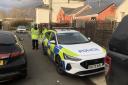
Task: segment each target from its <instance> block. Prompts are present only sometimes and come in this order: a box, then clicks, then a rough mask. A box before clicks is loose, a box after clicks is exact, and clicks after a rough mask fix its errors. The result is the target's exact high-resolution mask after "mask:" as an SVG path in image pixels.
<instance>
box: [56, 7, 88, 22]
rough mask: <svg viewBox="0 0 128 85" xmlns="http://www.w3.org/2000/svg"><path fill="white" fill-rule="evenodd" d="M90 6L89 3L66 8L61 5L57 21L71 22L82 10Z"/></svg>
mask: <svg viewBox="0 0 128 85" xmlns="http://www.w3.org/2000/svg"><path fill="white" fill-rule="evenodd" d="M89 8H90V6H89V5H83V6H80V7H77V8H67V7H61V9H60V11H59V13H58V15H57V22H58V23H72V21H73V20H74V19H75V17H76V16H78V15H79V14H81V13H82V12H83V11H86V10H88V9H89Z"/></svg>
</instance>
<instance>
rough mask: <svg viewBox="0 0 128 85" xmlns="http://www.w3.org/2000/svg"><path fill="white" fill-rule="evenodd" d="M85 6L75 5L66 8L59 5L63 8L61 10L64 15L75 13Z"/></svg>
mask: <svg viewBox="0 0 128 85" xmlns="http://www.w3.org/2000/svg"><path fill="white" fill-rule="evenodd" d="M85 6H86V5H84V6H80V7H77V8H67V7H61V8H62V9H63V11H64V13H65V14H66V15H71V14H76V13H78V12H79V11H81V10H82V9H83V8H84V7H85Z"/></svg>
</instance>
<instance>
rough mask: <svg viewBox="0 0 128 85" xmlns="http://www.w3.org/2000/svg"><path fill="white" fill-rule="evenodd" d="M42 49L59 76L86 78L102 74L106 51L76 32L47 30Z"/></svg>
mask: <svg viewBox="0 0 128 85" xmlns="http://www.w3.org/2000/svg"><path fill="white" fill-rule="evenodd" d="M42 48H43V53H44V54H45V55H48V56H49V57H50V59H51V60H52V61H53V62H54V63H55V65H56V68H57V72H58V73H60V74H64V73H68V74H72V75H77V76H87V75H93V74H97V73H101V72H104V66H105V65H104V58H105V56H106V50H105V49H104V48H102V47H101V46H99V45H98V44H96V43H94V42H92V41H91V40H90V39H88V38H87V37H85V36H84V35H83V34H81V33H80V32H78V31H75V30H68V29H55V30H47V31H46V32H45V33H44V39H43V42H42Z"/></svg>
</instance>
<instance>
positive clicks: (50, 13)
mask: <svg viewBox="0 0 128 85" xmlns="http://www.w3.org/2000/svg"><path fill="white" fill-rule="evenodd" d="M49 28H50V29H52V0H49Z"/></svg>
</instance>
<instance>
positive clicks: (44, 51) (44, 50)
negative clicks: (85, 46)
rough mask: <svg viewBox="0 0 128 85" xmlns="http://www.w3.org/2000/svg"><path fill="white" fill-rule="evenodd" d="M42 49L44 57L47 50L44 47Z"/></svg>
mask: <svg viewBox="0 0 128 85" xmlns="http://www.w3.org/2000/svg"><path fill="white" fill-rule="evenodd" d="M42 49H43V54H44V55H47V51H46V49H45V48H44V45H42Z"/></svg>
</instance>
